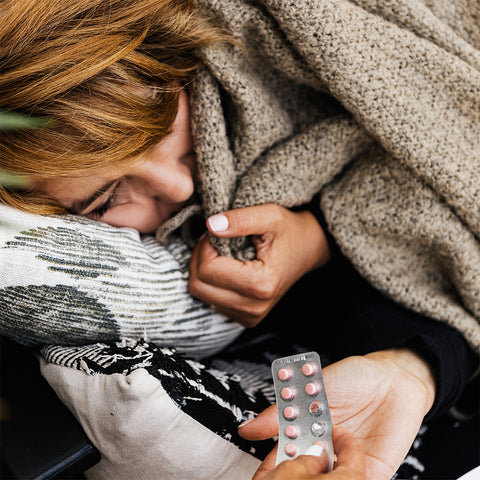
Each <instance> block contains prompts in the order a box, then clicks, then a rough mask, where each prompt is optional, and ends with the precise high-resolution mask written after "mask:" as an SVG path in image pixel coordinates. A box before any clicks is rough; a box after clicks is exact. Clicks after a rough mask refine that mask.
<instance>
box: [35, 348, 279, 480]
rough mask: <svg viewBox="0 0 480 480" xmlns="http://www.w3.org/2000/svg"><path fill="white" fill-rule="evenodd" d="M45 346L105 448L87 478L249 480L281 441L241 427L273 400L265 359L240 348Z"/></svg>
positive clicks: (75, 406) (46, 358)
mask: <svg viewBox="0 0 480 480" xmlns="http://www.w3.org/2000/svg"><path fill="white" fill-rule="evenodd" d="M42 354H43V358H42V359H41V370H42V374H43V376H44V377H45V378H46V379H47V381H48V382H49V384H50V385H51V386H52V387H53V389H54V390H55V391H56V393H57V394H58V396H59V397H60V399H61V400H63V402H64V403H65V404H66V405H67V406H68V407H69V408H70V410H71V411H72V412H73V413H74V415H75V416H76V417H77V419H78V420H79V421H80V423H81V425H82V426H83V428H84V430H85V432H86V434H87V435H88V437H89V438H90V440H91V441H92V443H93V444H94V445H95V446H96V447H97V449H98V450H99V451H100V453H101V455H102V459H101V461H100V463H98V464H97V465H95V466H94V467H93V468H91V469H90V470H89V471H88V472H87V474H86V476H87V478H88V479H89V480H100V479H101V480H105V479H112V480H113V479H114V480H131V479H135V480H152V479H157V480H162V479H165V480H177V479H178V480H185V479H187V478H192V479H193V478H194V479H195V480H217V479H218V480H220V479H223V480H225V479H228V480H250V479H251V478H252V476H253V474H254V472H255V471H256V469H257V468H258V465H259V464H260V460H259V459H260V458H263V457H264V456H265V455H266V453H267V452H268V451H270V449H271V448H273V442H272V441H266V442H247V441H245V440H243V439H242V438H241V437H239V435H238V433H237V426H238V424H239V423H240V422H242V421H244V420H246V419H247V418H249V417H251V416H252V415H254V414H255V413H258V412H260V411H261V410H263V409H264V408H266V407H267V406H268V405H270V404H271V403H273V401H274V392H273V386H272V382H271V375H270V366H269V365H267V364H266V363H265V364H262V363H261V362H260V363H258V362H257V363H256V362H252V361H246V360H241V359H239V357H241V355H239V354H238V352H236V354H235V357H236V360H232V359H231V358H227V359H218V360H212V361H209V362H207V363H199V362H198V361H196V360H192V359H189V358H187V357H184V356H183V355H181V354H179V353H177V352H175V351H174V350H172V349H167V348H157V347H156V346H155V345H153V344H151V343H145V342H132V341H123V342H121V343H110V344H95V345H89V346H82V347H58V346H49V347H45V348H43V350H42ZM239 374H241V376H240V375H239Z"/></svg>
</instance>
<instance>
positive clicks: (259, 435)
mask: <svg viewBox="0 0 480 480" xmlns="http://www.w3.org/2000/svg"><path fill="white" fill-rule="evenodd" d="M238 433H239V435H240V436H241V437H243V438H245V439H247V440H266V439H267V438H272V437H273V436H274V435H277V433H278V416H277V405H276V404H273V405H270V407H268V408H266V409H265V410H263V412H261V413H259V414H258V415H257V416H256V417H255V418H254V419H253V420H250V421H247V422H245V423H243V424H242V425H240V426H239V427H238Z"/></svg>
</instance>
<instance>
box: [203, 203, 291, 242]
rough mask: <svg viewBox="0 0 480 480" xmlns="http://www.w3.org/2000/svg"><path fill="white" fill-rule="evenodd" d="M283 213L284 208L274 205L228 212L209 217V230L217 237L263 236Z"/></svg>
mask: <svg viewBox="0 0 480 480" xmlns="http://www.w3.org/2000/svg"><path fill="white" fill-rule="evenodd" d="M281 212H282V208H281V207H278V206H277V205H273V204H267V205H258V206H255V207H246V208H238V209H235V210H228V211H227V212H223V213H217V214H216V215H212V216H211V217H209V218H208V219H207V228H208V230H209V231H210V232H211V233H212V234H214V235H216V236H217V237H227V238H230V237H244V236H247V235H262V234H264V233H267V232H269V231H270V229H271V228H272V225H274V223H275V222H277V221H278V219H279V217H280V216H281Z"/></svg>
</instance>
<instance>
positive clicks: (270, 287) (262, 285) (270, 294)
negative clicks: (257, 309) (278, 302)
mask: <svg viewBox="0 0 480 480" xmlns="http://www.w3.org/2000/svg"><path fill="white" fill-rule="evenodd" d="M276 291H277V282H276V281H274V280H273V278H271V277H264V278H263V279H262V280H260V281H259V282H258V283H256V284H255V287H254V290H253V292H252V294H253V295H254V296H255V298H258V299H259V300H263V301H269V300H272V299H273V298H274V297H275V294H276Z"/></svg>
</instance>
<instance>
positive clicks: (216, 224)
mask: <svg viewBox="0 0 480 480" xmlns="http://www.w3.org/2000/svg"><path fill="white" fill-rule="evenodd" d="M208 224H209V225H210V228H211V229H212V230H213V231H214V232H224V231H225V230H227V229H228V218H227V217H226V216H225V215H222V214H221V213H219V214H217V215H213V216H212V217H210V218H209V219H208Z"/></svg>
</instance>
